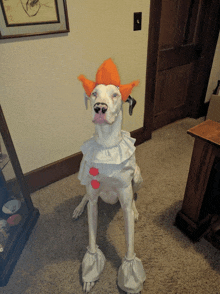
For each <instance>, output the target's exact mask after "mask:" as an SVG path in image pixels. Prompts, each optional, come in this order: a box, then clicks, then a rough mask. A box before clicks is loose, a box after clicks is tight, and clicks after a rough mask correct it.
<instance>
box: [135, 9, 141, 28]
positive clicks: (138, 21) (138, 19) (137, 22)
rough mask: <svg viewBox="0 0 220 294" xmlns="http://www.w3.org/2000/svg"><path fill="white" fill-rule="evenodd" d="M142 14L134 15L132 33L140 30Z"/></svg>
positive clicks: (136, 13)
mask: <svg viewBox="0 0 220 294" xmlns="http://www.w3.org/2000/svg"><path fill="white" fill-rule="evenodd" d="M141 21H142V12H135V13H134V31H140V30H141Z"/></svg>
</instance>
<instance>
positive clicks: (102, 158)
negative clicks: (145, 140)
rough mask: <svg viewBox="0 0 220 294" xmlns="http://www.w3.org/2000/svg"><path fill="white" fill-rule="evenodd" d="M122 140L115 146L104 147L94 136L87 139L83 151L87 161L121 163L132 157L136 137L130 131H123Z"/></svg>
mask: <svg viewBox="0 0 220 294" xmlns="http://www.w3.org/2000/svg"><path fill="white" fill-rule="evenodd" d="M121 135H122V140H121V141H120V142H119V143H118V144H117V145H115V146H113V147H104V146H102V145H100V144H98V143H97V142H96V141H95V138H94V136H93V137H92V138H91V139H89V140H87V141H86V142H85V143H84V144H83V145H82V146H81V151H82V153H83V155H84V159H85V161H87V162H93V163H105V164H121V163H122V162H124V161H125V160H127V159H128V158H130V157H131V156H132V155H133V154H134V152H135V149H136V148H135V146H134V143H135V141H136V139H134V138H131V136H130V133H129V132H126V131H121Z"/></svg>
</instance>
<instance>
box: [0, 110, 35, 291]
mask: <svg viewBox="0 0 220 294" xmlns="http://www.w3.org/2000/svg"><path fill="white" fill-rule="evenodd" d="M0 145H1V154H2V155H1V158H2V161H1V162H0V286H5V285H6V284H7V282H8V280H9V278H10V275H11V274H12V272H13V269H14V267H15V265H16V262H17V260H18V258H19V256H20V254H21V252H22V250H23V248H24V246H25V244H26V242H27V240H28V237H29V235H30V234H31V231H32V229H33V227H34V226H35V224H36V222H37V219H38V217H39V211H38V209H36V208H34V206H33V203H32V201H31V197H30V193H29V191H28V187H27V183H26V181H25V178H24V175H23V173H22V170H21V167H20V164H19V161H18V158H17V154H16V151H15V149H14V145H13V142H12V139H11V136H10V133H9V130H8V127H7V124H6V121H5V117H4V115H3V112H2V108H1V106H0Z"/></svg>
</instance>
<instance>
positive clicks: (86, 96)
mask: <svg viewBox="0 0 220 294" xmlns="http://www.w3.org/2000/svg"><path fill="white" fill-rule="evenodd" d="M88 100H89V97H88V95H86V93H84V102H85V106H86V110H87V109H88Z"/></svg>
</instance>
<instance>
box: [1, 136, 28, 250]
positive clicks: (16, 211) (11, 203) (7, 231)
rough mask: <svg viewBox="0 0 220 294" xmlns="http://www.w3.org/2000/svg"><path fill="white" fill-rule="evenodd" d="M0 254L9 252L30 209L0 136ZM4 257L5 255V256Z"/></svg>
mask: <svg viewBox="0 0 220 294" xmlns="http://www.w3.org/2000/svg"><path fill="white" fill-rule="evenodd" d="M0 146H1V147H0V148H1V152H0V196H1V197H0V252H2V253H3V252H7V251H8V250H9V247H10V244H12V240H13V239H14V238H15V237H16V233H17V232H19V231H20V230H19V228H20V227H22V226H23V225H24V223H25V220H26V218H27V216H28V207H27V205H26V202H25V200H24V197H23V195H22V192H21V189H20V186H19V183H18V180H17V178H16V176H15V173H14V170H13V167H12V165H11V161H10V159H9V156H8V154H7V150H6V147H5V145H4V142H3V139H2V136H1V135H0ZM3 255H4V254H3Z"/></svg>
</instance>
